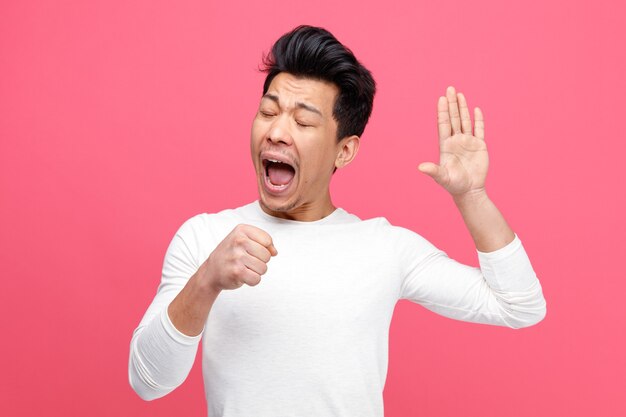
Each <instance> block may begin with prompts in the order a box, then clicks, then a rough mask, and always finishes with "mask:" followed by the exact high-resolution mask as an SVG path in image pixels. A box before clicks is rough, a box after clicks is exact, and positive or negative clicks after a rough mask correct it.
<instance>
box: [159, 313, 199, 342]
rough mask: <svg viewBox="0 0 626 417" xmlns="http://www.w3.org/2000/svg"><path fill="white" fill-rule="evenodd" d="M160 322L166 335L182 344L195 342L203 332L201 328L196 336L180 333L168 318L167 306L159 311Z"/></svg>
mask: <svg viewBox="0 0 626 417" xmlns="http://www.w3.org/2000/svg"><path fill="white" fill-rule="evenodd" d="M168 307H169V306H168ZM161 323H162V324H163V328H164V329H165V332H166V333H167V335H168V336H170V337H171V338H172V339H173V340H175V341H176V342H178V343H180V344H182V345H195V344H197V343H198V341H199V340H200V338H201V337H202V334H203V333H204V330H202V332H201V333H200V334H199V335H197V336H189V335H186V334H184V333H181V332H180V330H178V329H177V328H176V326H174V323H172V320H170V316H169V314H167V307H165V308H164V309H163V311H162V312H161Z"/></svg>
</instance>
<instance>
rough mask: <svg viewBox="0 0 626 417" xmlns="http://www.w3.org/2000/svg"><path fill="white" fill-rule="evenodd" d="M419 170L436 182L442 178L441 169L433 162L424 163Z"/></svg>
mask: <svg viewBox="0 0 626 417" xmlns="http://www.w3.org/2000/svg"><path fill="white" fill-rule="evenodd" d="M417 169H419V170H420V171H421V172H423V173H424V174H426V175H428V176H429V177H431V178H432V179H434V180H435V181H437V179H438V178H439V177H440V176H441V167H440V166H439V165H437V164H434V163H432V162H422V163H421V164H420V165H419V166H418V167H417Z"/></svg>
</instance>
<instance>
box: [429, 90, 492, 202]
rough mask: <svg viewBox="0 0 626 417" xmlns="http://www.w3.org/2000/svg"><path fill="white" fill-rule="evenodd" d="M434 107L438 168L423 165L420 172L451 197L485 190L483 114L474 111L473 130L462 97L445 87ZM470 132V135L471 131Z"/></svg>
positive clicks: (485, 162) (487, 164)
mask: <svg viewBox="0 0 626 417" xmlns="http://www.w3.org/2000/svg"><path fill="white" fill-rule="evenodd" d="M446 96H447V97H440V98H439V102H438V104H437V110H438V114H437V124H438V126H439V165H437V164H434V163H432V162H425V163H423V164H421V165H420V170H421V171H422V172H424V173H426V174H428V175H429V176H431V177H432V178H433V179H434V180H435V181H436V182H437V183H438V184H440V185H441V186H442V187H443V188H445V189H446V190H447V191H448V192H449V193H450V194H452V195H453V196H458V195H462V194H465V193H469V192H473V191H477V190H481V189H484V187H485V179H486V177H487V169H488V167H489V156H488V153H487V145H486V144H485V140H484V137H485V135H484V121H483V116H482V112H481V111H480V109H478V108H476V109H475V110H474V129H472V121H471V119H470V114H469V109H468V107H467V103H466V101H465V97H464V96H463V94H461V93H459V94H457V93H456V92H455V91H454V88H453V87H448V91H447V93H446ZM472 130H473V131H472Z"/></svg>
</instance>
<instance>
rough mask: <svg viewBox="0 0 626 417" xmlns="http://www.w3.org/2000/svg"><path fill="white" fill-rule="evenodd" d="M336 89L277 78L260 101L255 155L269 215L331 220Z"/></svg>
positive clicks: (254, 128)
mask: <svg viewBox="0 0 626 417" xmlns="http://www.w3.org/2000/svg"><path fill="white" fill-rule="evenodd" d="M338 92H339V89H338V88H337V86H335V85H334V84H332V83H328V82H325V81H318V80H313V79H308V78H301V77H295V76H293V75H291V74H288V73H284V72H283V73H280V74H278V75H277V76H276V77H275V78H274V79H273V80H272V83H271V84H270V86H269V88H268V90H267V93H266V94H265V95H264V96H263V97H262V98H261V103H260V104H259V109H258V112H257V114H256V116H255V118H254V121H253V123H252V133H251V141H250V149H251V153H252V161H253V163H254V167H255V170H256V175H257V181H258V187H259V198H260V203H261V206H262V208H263V209H264V211H266V212H268V213H269V214H271V215H274V216H276V217H282V218H288V219H295V220H304V221H310V220H318V219H320V218H322V217H324V216H326V215H328V214H330V213H331V212H332V211H333V210H334V207H333V206H332V203H331V201H330V194H329V183H330V178H331V176H332V173H333V170H334V168H335V166H336V163H337V159H338V155H339V154H340V153H341V149H342V143H341V142H339V143H338V142H337V122H336V121H335V119H334V118H333V106H334V103H335V99H336V98H337V94H338Z"/></svg>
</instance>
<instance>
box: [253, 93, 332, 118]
mask: <svg viewBox="0 0 626 417" xmlns="http://www.w3.org/2000/svg"><path fill="white" fill-rule="evenodd" d="M263 98H269V99H270V100H272V101H273V102H275V103H276V104H278V105H279V106H280V100H279V99H278V96H277V95H275V94H271V93H266V94H265V95H264V96H263ZM296 107H297V108H299V109H304V110H308V111H310V112H313V113H317V114H319V115H320V116H322V117H324V116H323V115H322V112H321V111H320V110H318V109H317V108H316V107H313V106H311V105H310V104H306V103H302V102H301V101H298V102H296Z"/></svg>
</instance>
